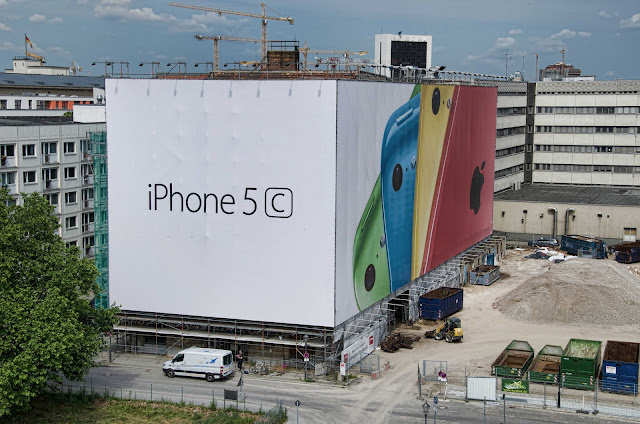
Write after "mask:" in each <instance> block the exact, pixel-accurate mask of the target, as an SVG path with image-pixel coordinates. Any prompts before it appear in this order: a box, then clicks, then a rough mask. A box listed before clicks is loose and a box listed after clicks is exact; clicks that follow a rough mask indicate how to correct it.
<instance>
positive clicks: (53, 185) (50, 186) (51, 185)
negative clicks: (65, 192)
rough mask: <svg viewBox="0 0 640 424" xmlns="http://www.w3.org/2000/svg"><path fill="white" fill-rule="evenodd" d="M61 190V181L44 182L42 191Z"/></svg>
mask: <svg viewBox="0 0 640 424" xmlns="http://www.w3.org/2000/svg"><path fill="white" fill-rule="evenodd" d="M59 188H60V181H59V180H44V181H43V182H42V191H46V190H58V189H59Z"/></svg>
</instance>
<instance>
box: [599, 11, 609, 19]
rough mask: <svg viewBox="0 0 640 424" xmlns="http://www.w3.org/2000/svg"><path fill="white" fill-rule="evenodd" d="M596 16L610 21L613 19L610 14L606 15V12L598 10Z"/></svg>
mask: <svg viewBox="0 0 640 424" xmlns="http://www.w3.org/2000/svg"><path fill="white" fill-rule="evenodd" d="M598 16H600V17H601V18H605V19H611V18H612V17H613V16H611V15H610V14H608V13H607V12H605V11H604V10H600V11H599V12H598Z"/></svg>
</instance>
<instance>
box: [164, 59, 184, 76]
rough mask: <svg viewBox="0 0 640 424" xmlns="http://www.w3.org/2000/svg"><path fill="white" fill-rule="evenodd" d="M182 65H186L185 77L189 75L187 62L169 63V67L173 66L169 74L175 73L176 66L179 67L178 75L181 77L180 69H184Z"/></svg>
mask: <svg viewBox="0 0 640 424" xmlns="http://www.w3.org/2000/svg"><path fill="white" fill-rule="evenodd" d="M182 65H184V74H185V76H186V75H187V64H186V62H182V61H181V62H175V63H167V66H171V69H169V71H168V72H167V74H169V73H171V71H173V68H175V67H176V66H177V67H178V75H180V69H181V67H182Z"/></svg>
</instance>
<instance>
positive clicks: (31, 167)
mask: <svg viewBox="0 0 640 424" xmlns="http://www.w3.org/2000/svg"><path fill="white" fill-rule="evenodd" d="M104 130H105V124H104V123H98V124H79V123H75V122H73V120H72V119H71V118H63V117H57V118H56V117H54V118H41V117H20V118H0V182H1V184H2V187H5V188H7V189H8V190H9V193H10V194H11V196H12V197H13V199H14V202H15V203H17V204H21V202H22V194H23V193H24V194H29V193H34V192H37V193H41V194H42V195H43V196H44V197H45V198H46V199H47V200H48V201H49V203H50V204H51V205H53V206H54V207H55V214H56V215H57V216H58V218H59V222H60V225H61V227H60V230H59V234H60V236H61V237H62V239H63V240H64V241H65V242H66V243H68V244H69V245H75V246H78V247H80V248H81V250H82V255H83V256H84V257H88V258H92V257H93V256H94V255H95V249H94V246H95V235H94V222H95V213H94V200H93V199H94V185H93V164H92V161H91V144H90V141H89V133H90V132H97V131H104Z"/></svg>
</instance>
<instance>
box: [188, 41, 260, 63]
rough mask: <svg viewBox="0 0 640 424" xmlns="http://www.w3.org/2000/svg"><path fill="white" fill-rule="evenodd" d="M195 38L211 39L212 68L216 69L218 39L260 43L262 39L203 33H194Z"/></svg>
mask: <svg viewBox="0 0 640 424" xmlns="http://www.w3.org/2000/svg"><path fill="white" fill-rule="evenodd" d="M194 38H195V39H196V40H213V70H214V71H217V70H218V69H219V62H220V59H219V57H220V51H219V47H218V41H220V40H222V41H244V42H247V43H261V42H262V40H256V39H255V38H245V37H227V36H224V35H212V36H204V35H194Z"/></svg>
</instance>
